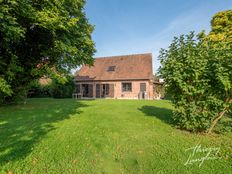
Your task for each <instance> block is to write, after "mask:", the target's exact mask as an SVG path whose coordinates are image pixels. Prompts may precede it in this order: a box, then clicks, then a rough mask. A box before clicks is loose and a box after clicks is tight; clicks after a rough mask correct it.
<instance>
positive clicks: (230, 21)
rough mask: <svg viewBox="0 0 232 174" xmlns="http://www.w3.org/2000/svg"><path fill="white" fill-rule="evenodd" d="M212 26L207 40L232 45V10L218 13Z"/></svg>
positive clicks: (212, 21)
mask: <svg viewBox="0 0 232 174" xmlns="http://www.w3.org/2000/svg"><path fill="white" fill-rule="evenodd" d="M211 26H212V30H211V31H210V33H209V35H208V36H207V37H206V39H207V40H211V41H214V42H227V43H232V10H226V11H221V12H218V13H216V14H215V15H214V16H213V19H212V20H211Z"/></svg>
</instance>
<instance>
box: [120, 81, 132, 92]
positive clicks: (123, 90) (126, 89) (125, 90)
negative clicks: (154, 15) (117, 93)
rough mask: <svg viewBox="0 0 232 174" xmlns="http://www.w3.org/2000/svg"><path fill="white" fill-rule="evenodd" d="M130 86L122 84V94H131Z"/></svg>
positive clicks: (129, 84)
mask: <svg viewBox="0 0 232 174" xmlns="http://www.w3.org/2000/svg"><path fill="white" fill-rule="evenodd" d="M131 91H132V84H131V83H128V82H127V83H122V92H131Z"/></svg>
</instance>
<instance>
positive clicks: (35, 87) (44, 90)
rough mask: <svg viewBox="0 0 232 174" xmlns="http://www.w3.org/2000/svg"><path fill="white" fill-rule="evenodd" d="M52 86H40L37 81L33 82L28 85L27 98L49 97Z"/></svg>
mask: <svg viewBox="0 0 232 174" xmlns="http://www.w3.org/2000/svg"><path fill="white" fill-rule="evenodd" d="M51 87H52V85H51V84H45V85H42V84H40V83H39V80H35V81H33V83H32V84H31V85H30V89H29V90H28V93H27V94H28V95H27V96H28V97H36V98H38V97H51V96H52V94H51V93H52V88H51Z"/></svg>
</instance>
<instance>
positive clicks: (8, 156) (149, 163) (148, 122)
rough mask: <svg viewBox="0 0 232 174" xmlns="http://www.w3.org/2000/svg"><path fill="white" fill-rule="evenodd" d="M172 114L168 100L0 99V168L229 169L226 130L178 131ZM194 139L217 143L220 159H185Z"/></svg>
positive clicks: (41, 173)
mask: <svg viewBox="0 0 232 174" xmlns="http://www.w3.org/2000/svg"><path fill="white" fill-rule="evenodd" d="M171 114H172V106H171V103H170V102H169V101H144V100H81V101H78V100H72V99H29V100H28V101H27V103H26V104H22V105H17V106H6V107H1V108H0V172H1V173H8V172H13V173H14V174H18V173H32V174H34V173H38V174H45V173H46V174H53V173H54V174H59V173H61V174H66V173H71V174H74V173H80V174H84V173H106V174H107V173H115V174H120V173H144V174H149V173H178V174H179V173H180V174H182V173H183V174H187V173H194V174H196V173H210V174H211V173H215V174H219V173H225V174H229V173H232V159H231V152H232V150H231V149H232V135H231V133H227V134H224V135H216V134H214V135H212V136H205V135H202V134H192V133H188V132H186V131H181V130H178V129H175V128H174V127H173V126H172V124H171ZM197 144H199V145H201V146H202V147H207V148H210V147H220V152H219V156H220V159H215V160H206V161H204V163H203V164H202V166H201V167H199V162H196V163H193V164H192V165H184V164H185V162H186V161H187V159H188V157H189V155H190V154H191V153H192V151H186V149H187V148H191V147H194V146H196V145H197ZM204 156H206V153H198V154H197V157H198V158H200V157H204ZM194 158H196V156H194Z"/></svg>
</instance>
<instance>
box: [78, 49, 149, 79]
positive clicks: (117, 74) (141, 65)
mask: <svg viewBox="0 0 232 174" xmlns="http://www.w3.org/2000/svg"><path fill="white" fill-rule="evenodd" d="M152 74H153V73H152V54H151V53H147V54H134V55H124V56H112V57H100V58H95V60H94V65H93V66H91V67H90V66H88V65H84V66H83V67H82V68H81V69H80V71H79V72H78V75H77V76H76V81H95V80H97V81H107V80H137V79H152V76H153V75H152Z"/></svg>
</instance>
